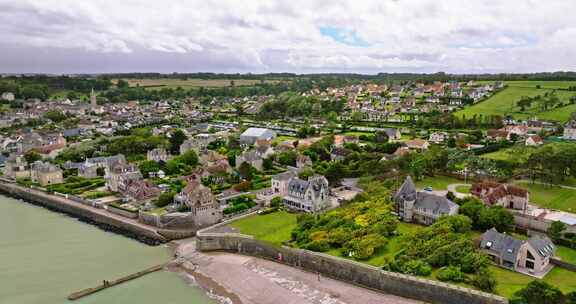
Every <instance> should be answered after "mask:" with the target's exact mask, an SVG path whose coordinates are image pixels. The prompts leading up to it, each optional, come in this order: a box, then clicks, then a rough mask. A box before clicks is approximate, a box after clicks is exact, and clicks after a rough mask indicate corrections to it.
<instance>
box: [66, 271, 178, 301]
mask: <svg viewBox="0 0 576 304" xmlns="http://www.w3.org/2000/svg"><path fill="white" fill-rule="evenodd" d="M168 264H169V263H165V264H160V265H156V266H152V267H150V268H147V269H144V270H142V271H139V272H136V273H133V274H130V275H127V276H124V277H121V278H119V279H116V280H112V281H107V280H104V281H102V283H101V284H100V285H98V286H96V287H91V288H86V289H83V290H80V291H77V292H73V293H71V294H70V295H69V296H68V300H70V301H74V300H78V299H80V298H83V297H86V296H89V295H91V294H94V293H97V292H99V291H102V290H104V289H107V288H110V287H113V286H116V285H120V284H122V283H125V282H128V281H131V280H134V279H137V278H139V277H142V276H145V275H147V274H149V273H153V272H156V271H159V270H162V269H163V268H164V267H166V266H167V265H168Z"/></svg>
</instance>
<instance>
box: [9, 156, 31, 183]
mask: <svg viewBox="0 0 576 304" xmlns="http://www.w3.org/2000/svg"><path fill="white" fill-rule="evenodd" d="M4 176H7V177H9V178H12V179H22V178H30V166H29V165H28V162H27V161H26V159H25V158H24V155H19V154H12V155H10V156H9V157H8V159H6V160H5V161H4Z"/></svg>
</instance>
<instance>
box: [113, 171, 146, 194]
mask: <svg viewBox="0 0 576 304" xmlns="http://www.w3.org/2000/svg"><path fill="white" fill-rule="evenodd" d="M106 171H107V172H106V175H105V176H104V179H105V180H106V188H108V190H110V191H112V192H124V191H126V189H127V188H128V186H129V185H130V183H132V182H134V181H137V180H141V179H142V173H140V170H139V169H138V167H137V166H136V165H134V164H116V165H115V166H114V167H112V168H111V169H109V170H108V169H107V170H106Z"/></svg>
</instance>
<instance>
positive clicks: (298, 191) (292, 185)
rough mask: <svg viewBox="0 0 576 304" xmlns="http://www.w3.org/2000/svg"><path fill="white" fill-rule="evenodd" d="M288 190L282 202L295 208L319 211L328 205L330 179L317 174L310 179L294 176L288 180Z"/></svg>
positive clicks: (305, 210)
mask: <svg viewBox="0 0 576 304" xmlns="http://www.w3.org/2000/svg"><path fill="white" fill-rule="evenodd" d="M287 190H288V192H287V193H286V195H284V196H283V197H282V203H283V204H284V205H285V206H286V207H288V208H290V209H294V210H298V211H304V212H318V211H321V210H323V209H325V208H327V207H328V202H329V199H328V192H329V188H328V180H326V178H325V177H324V176H321V175H315V176H311V177H309V178H308V180H303V179H300V178H299V177H293V178H291V179H290V180H289V181H288V189H287Z"/></svg>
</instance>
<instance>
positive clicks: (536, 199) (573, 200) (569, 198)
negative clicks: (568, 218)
mask: <svg viewBox="0 0 576 304" xmlns="http://www.w3.org/2000/svg"><path fill="white" fill-rule="evenodd" d="M517 185H518V186H520V187H523V188H526V189H528V190H529V191H530V202H532V203H533V204H535V205H538V206H541V207H544V208H548V209H556V210H562V211H567V212H576V190H573V189H565V188H560V187H557V186H547V185H541V184H532V183H530V182H527V181H520V182H517Z"/></svg>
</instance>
